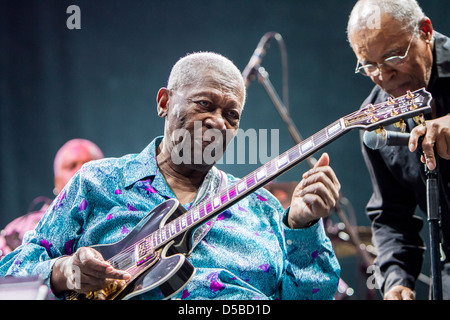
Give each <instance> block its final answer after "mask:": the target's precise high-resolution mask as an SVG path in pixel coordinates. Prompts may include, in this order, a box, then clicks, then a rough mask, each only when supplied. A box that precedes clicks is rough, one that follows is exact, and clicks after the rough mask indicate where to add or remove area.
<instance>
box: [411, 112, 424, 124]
mask: <svg viewBox="0 0 450 320" xmlns="http://www.w3.org/2000/svg"><path fill="white" fill-rule="evenodd" d="M413 120H414V122H415V123H417V124H418V125H423V126H426V124H425V117H424V116H423V113H421V114H419V115H418V116H415V117H413Z"/></svg>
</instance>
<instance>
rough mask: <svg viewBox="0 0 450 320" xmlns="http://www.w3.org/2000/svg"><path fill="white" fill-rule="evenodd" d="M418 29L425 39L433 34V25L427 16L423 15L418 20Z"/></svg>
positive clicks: (429, 38) (428, 38)
mask: <svg viewBox="0 0 450 320" xmlns="http://www.w3.org/2000/svg"><path fill="white" fill-rule="evenodd" d="M419 31H420V32H421V35H422V36H423V37H424V39H425V40H431V38H432V36H433V25H432V23H431V20H430V19H429V18H428V17H424V18H423V19H422V20H420V22H419Z"/></svg>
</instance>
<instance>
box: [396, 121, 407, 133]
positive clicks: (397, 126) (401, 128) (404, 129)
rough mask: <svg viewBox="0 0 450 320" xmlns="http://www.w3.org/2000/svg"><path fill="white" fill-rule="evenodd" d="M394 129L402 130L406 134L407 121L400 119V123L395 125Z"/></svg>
mask: <svg viewBox="0 0 450 320" xmlns="http://www.w3.org/2000/svg"><path fill="white" fill-rule="evenodd" d="M394 127H396V128H400V131H401V132H402V133H405V131H406V123H405V120H403V119H400V121H399V122H396V123H394Z"/></svg>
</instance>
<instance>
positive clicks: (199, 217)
mask: <svg viewBox="0 0 450 320" xmlns="http://www.w3.org/2000/svg"><path fill="white" fill-rule="evenodd" d="M348 131H349V129H347V128H346V126H345V124H344V118H341V119H339V120H337V121H335V122H333V123H332V124H330V125H329V126H327V127H326V128H324V129H322V130H321V131H319V132H317V133H316V134H314V135H313V136H311V137H309V138H307V139H305V140H303V141H302V142H300V143H299V144H297V145H295V146H294V147H292V148H291V149H289V150H287V151H286V152H284V153H282V154H281V155H279V156H278V157H276V158H274V159H272V160H270V161H269V162H267V163H266V164H265V165H263V166H262V167H260V168H259V169H257V170H255V171H253V172H252V173H250V174H248V175H247V176H245V177H244V178H242V179H241V180H240V181H239V182H237V183H235V184H234V185H232V186H231V187H228V188H227V189H225V190H223V191H222V192H219V193H218V194H216V195H215V196H213V197H210V198H208V199H206V200H205V201H203V202H202V203H200V204H198V205H197V206H195V207H193V208H191V209H190V210H189V211H187V212H186V213H184V214H183V215H181V216H179V217H178V218H176V219H174V220H172V221H171V222H169V223H168V224H166V225H165V226H164V227H162V228H161V229H159V230H157V231H155V232H154V233H153V234H151V235H149V237H151V239H148V241H151V242H150V243H151V247H152V248H154V249H156V248H158V247H160V246H161V245H164V244H165V243H167V242H169V241H170V240H171V239H173V238H176V237H177V236H178V235H180V234H182V233H184V232H186V231H187V230H189V229H191V228H194V227H196V226H198V225H199V224H201V223H204V222H205V221H207V220H209V219H211V218H212V217H214V216H215V215H217V214H219V213H220V212H223V211H224V210H226V209H228V208H229V207H231V206H232V205H234V204H235V203H236V202H238V201H240V200H242V199H243V198H244V197H246V196H248V195H249V194H251V193H252V192H254V191H255V190H256V189H258V188H260V187H262V186H264V185H265V184H267V183H268V182H270V181H272V180H273V179H275V178H276V177H278V176H280V175H281V174H283V173H284V172H286V171H287V170H289V169H291V168H292V167H294V166H296V165H297V164H299V163H300V162H302V161H303V160H305V159H306V158H308V157H309V156H311V155H312V154H314V153H315V152H316V151H318V150H319V149H321V148H323V147H324V146H326V145H327V144H329V143H330V142H332V141H333V140H335V139H337V138H338V137H340V136H341V135H343V134H344V133H346V132H348Z"/></svg>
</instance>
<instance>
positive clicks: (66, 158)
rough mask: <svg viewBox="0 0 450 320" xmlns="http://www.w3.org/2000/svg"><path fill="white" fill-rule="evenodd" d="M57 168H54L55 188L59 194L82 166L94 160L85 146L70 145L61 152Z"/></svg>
mask: <svg viewBox="0 0 450 320" xmlns="http://www.w3.org/2000/svg"><path fill="white" fill-rule="evenodd" d="M60 157H61V158H60V161H59V162H58V166H57V167H56V168H55V188H56V191H57V192H58V193H59V192H60V191H61V190H62V189H63V188H64V186H65V185H66V184H67V182H69V180H70V179H71V178H72V177H73V175H74V174H75V173H76V172H77V171H78V170H79V169H80V168H81V166H82V165H83V164H85V163H86V162H88V161H91V160H94V157H93V156H92V154H91V152H90V151H89V148H88V147H87V146H85V145H82V144H79V145H71V146H68V147H67V148H66V149H65V150H63V152H62V154H61V156H60Z"/></svg>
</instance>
